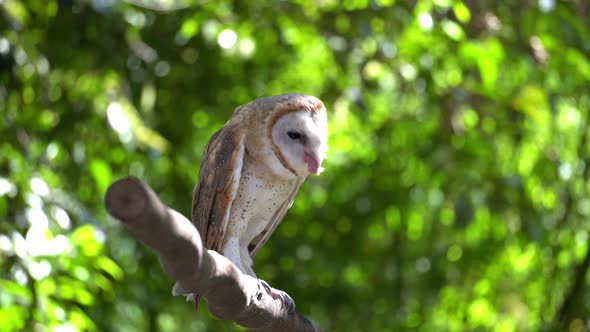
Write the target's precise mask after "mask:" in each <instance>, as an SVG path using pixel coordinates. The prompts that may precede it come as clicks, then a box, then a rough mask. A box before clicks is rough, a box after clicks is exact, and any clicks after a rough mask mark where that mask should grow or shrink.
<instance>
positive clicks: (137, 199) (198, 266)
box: [105, 177, 319, 332]
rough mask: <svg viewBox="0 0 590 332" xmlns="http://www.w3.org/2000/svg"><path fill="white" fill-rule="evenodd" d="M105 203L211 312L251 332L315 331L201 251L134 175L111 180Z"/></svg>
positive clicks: (195, 236)
mask: <svg viewBox="0 0 590 332" xmlns="http://www.w3.org/2000/svg"><path fill="white" fill-rule="evenodd" d="M105 205H106V208H107V211H108V212H109V214H111V215H112V216H113V217H115V218H116V219H118V220H120V221H121V222H122V223H124V224H125V225H126V226H127V229H129V231H130V232H131V233H132V234H133V235H134V236H135V237H136V238H137V239H139V240H140V241H141V242H143V243H145V244H146V245H148V246H149V247H151V248H152V249H153V250H154V251H155V252H156V253H157V255H158V257H159V258H160V263H161V264H162V267H163V268H164V271H165V272H166V273H167V274H168V275H170V276H171V277H172V278H173V279H175V280H176V281H177V282H179V283H180V285H181V286H182V287H183V288H184V289H186V290H189V291H194V292H196V293H198V294H202V295H203V297H204V298H205V299H206V300H207V305H208V307H209V311H210V312H211V313H212V314H213V315H214V316H216V317H218V318H220V319H228V320H232V321H234V322H236V323H237V324H239V325H242V326H245V327H249V328H251V329H254V330H255V331H264V332H267V331H319V329H318V328H317V327H316V326H314V324H312V323H311V322H310V321H309V320H308V319H307V318H305V317H303V316H302V315H301V314H300V313H298V312H297V311H296V310H295V311H292V312H289V311H288V310H287V309H286V308H285V307H284V306H283V303H282V302H281V300H280V299H273V298H272V297H271V296H270V295H269V294H268V293H267V292H266V291H265V289H264V288H263V286H262V285H261V283H260V282H259V281H258V280H257V279H256V278H253V277H251V276H248V275H245V274H243V273H241V271H240V270H239V269H238V268H236V267H235V265H233V264H232V263H231V262H230V261H229V260H228V259H226V258H225V257H224V256H222V255H220V254H218V253H217V252H215V251H212V250H205V249H204V248H203V242H202V241H201V236H200V235H199V232H198V231H197V229H196V228H195V227H194V226H193V224H192V223H191V222H190V221H189V220H188V219H187V218H185V217H184V216H183V215H182V214H180V213H178V212H177V211H175V210H173V209H171V208H169V207H167V206H166V205H164V204H163V203H162V202H161V201H160V199H159V198H158V196H157V195H156V194H155V193H154V192H153V191H152V190H151V189H150V188H149V186H147V185H146V184H144V183H142V182H141V181H140V180H138V179H136V178H131V177H128V178H124V179H121V180H118V181H116V182H114V183H113V184H112V185H111V186H110V187H109V189H108V190H107V193H106V196H105Z"/></svg>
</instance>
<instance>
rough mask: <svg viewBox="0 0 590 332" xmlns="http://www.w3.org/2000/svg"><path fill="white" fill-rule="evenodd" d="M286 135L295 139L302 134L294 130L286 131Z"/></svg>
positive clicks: (299, 137)
mask: <svg viewBox="0 0 590 332" xmlns="http://www.w3.org/2000/svg"><path fill="white" fill-rule="evenodd" d="M287 136H289V138H290V139H294V140H297V139H301V136H302V135H301V134H300V133H298V132H296V131H288V132H287Z"/></svg>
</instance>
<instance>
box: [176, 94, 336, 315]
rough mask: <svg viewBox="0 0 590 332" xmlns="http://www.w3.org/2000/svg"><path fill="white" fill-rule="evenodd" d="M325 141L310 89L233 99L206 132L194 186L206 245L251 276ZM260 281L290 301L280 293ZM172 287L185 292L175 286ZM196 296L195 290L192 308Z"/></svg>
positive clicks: (316, 167)
mask: <svg viewBox="0 0 590 332" xmlns="http://www.w3.org/2000/svg"><path fill="white" fill-rule="evenodd" d="M326 141H327V115H326V110H325V108H324V104H323V103H322V102H321V101H320V100H319V99H317V98H315V97H312V96H307V95H304V94H285V95H279V96H272V97H265V98H259V99H256V100H254V101H252V102H250V103H248V104H246V105H243V106H240V107H238V108H237V109H236V110H235V111H234V113H233V114H232V116H231V117H230V119H229V121H227V122H226V123H225V125H224V126H223V127H222V128H221V129H220V130H218V131H217V132H216V133H215V134H214V135H213V136H212V137H211V139H210V140H209V143H208V144H207V147H206V148H205V152H204V154H203V159H202V163H201V168H200V171H199V180H198V182H197V185H196V187H195V190H194V193H193V204H192V222H193V224H194V225H195V226H196V227H197V230H198V231H199V233H200V234H201V236H202V238H203V242H204V244H205V247H206V248H207V249H212V250H215V251H217V252H219V253H221V254H222V255H224V256H225V257H227V258H228V259H229V260H230V261H232V263H234V264H235V266H236V267H237V268H238V269H240V270H241V271H242V272H243V273H244V274H247V275H250V276H252V277H256V275H255V273H254V271H253V270H252V257H253V256H254V255H255V254H256V252H257V251H258V250H259V249H260V247H261V246H262V245H263V244H264V243H265V242H266V241H267V240H268V238H269V237H270V235H271V234H272V232H273V231H274V230H275V228H276V227H277V226H278V224H279V223H280V222H281V220H282V219H283V217H284V216H285V213H286V212H287V210H288V209H289V208H290V207H291V205H292V204H293V199H294V198H295V195H296V194H297V191H298V190H299V186H300V185H301V184H302V182H303V181H304V180H305V178H306V177H307V175H309V174H313V175H319V174H320V173H321V172H322V170H323V168H322V161H323V160H324V158H325V156H326V151H327V142H326ZM263 285H265V289H266V290H267V291H268V292H269V294H270V295H271V296H273V298H279V297H280V298H281V299H282V300H283V301H284V302H283V303H285V304H286V305H288V306H289V307H290V308H291V309H292V308H294V302H293V300H292V299H291V298H290V297H289V296H288V295H287V294H286V293H284V292H281V291H279V290H275V289H272V288H270V287H269V286H268V284H266V283H264V282H263ZM175 288H176V287H175ZM175 294H177V295H178V294H186V292H184V293H183V291H182V290H181V289H180V288H179V287H178V288H177V289H176V290H175ZM198 304H199V296H198V295H197V296H196V297H195V308H197V306H198Z"/></svg>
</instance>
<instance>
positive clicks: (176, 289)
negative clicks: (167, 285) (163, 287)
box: [172, 283, 202, 311]
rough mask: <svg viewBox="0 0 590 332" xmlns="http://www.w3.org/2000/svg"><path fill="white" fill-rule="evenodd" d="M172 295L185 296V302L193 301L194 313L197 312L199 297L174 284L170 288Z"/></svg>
mask: <svg viewBox="0 0 590 332" xmlns="http://www.w3.org/2000/svg"><path fill="white" fill-rule="evenodd" d="M172 295H174V296H179V295H183V296H186V300H187V301H193V300H194V301H195V311H199V303H200V302H201V297H202V296H201V295H199V294H196V293H191V292H190V291H188V290H186V289H184V288H182V286H181V285H180V284H179V283H175V284H174V287H172Z"/></svg>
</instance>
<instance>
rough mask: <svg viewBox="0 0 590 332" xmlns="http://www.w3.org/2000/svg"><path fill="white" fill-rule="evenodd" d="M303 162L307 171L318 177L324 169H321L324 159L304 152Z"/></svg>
mask: <svg viewBox="0 0 590 332" xmlns="http://www.w3.org/2000/svg"><path fill="white" fill-rule="evenodd" d="M303 160H304V161H305V163H306V164H307V170H308V171H309V173H310V174H313V175H320V174H321V173H322V172H323V171H324V168H323V167H322V161H324V158H322V157H319V156H317V155H315V154H313V153H309V152H304V153H303Z"/></svg>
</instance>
